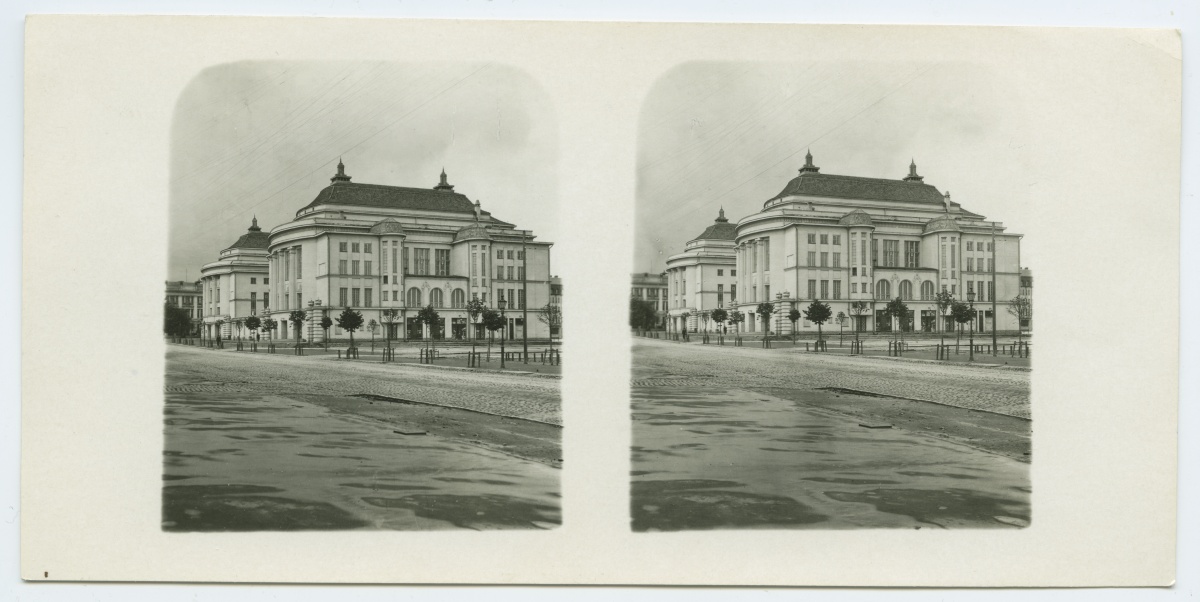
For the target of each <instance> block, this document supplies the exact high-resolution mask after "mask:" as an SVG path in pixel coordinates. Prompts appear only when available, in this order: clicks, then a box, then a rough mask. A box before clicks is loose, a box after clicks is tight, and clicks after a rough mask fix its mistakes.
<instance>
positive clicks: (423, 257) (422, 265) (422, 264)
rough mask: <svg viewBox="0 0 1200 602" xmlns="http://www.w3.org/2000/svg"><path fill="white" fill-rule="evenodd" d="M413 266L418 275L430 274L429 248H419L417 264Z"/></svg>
mask: <svg viewBox="0 0 1200 602" xmlns="http://www.w3.org/2000/svg"><path fill="white" fill-rule="evenodd" d="M413 267H414V268H415V269H414V271H415V272H416V273H417V275H418V276H428V275H429V249H417V258H416V265H415V266H413Z"/></svg>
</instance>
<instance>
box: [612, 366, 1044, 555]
mask: <svg viewBox="0 0 1200 602" xmlns="http://www.w3.org/2000/svg"><path fill="white" fill-rule="evenodd" d="M649 382H652V381H649ZM669 382H670V381H669V380H664V381H663V382H662V383H660V384H661V385H663V386H640V387H634V388H633V483H632V489H633V500H632V508H631V510H632V516H633V529H634V530H635V531H656V530H661V531H676V530H691V529H713V528H742V529H745V528H815V529H838V528H921V527H933V528H937V527H944V528H964V527H966V528H995V527H999V528H1013V527H1023V526H1027V525H1028V524H1029V520H1030V506H1029V497H1030V484H1029V465H1028V464H1026V463H1024V462H1019V461H1017V460H1014V459H1011V458H1005V457H1002V456H999V455H994V454H990V453H987V452H984V451H980V450H978V449H974V448H972V447H967V446H964V445H958V444H955V443H951V442H948V441H943V440H940V439H938V438H935V437H931V436H926V435H922V434H916V433H911V432H908V431H903V430H899V429H895V428H867V427H864V426H860V424H859V422H860V421H859V420H856V419H854V418H852V417H848V416H845V415H842V414H838V413H836V412H832V411H828V410H823V409H818V408H814V407H810V406H807V405H805V404H803V403H798V402H796V401H788V400H784V399H779V398H777V397H772V396H770V395H766V394H763V393H760V392H755V391H749V390H744V389H733V388H721V387H720V385H719V384H717V383H714V386H712V387H695V386H690V387H689V386H669ZM809 394H811V395H812V396H833V395H834V394H833V393H830V392H825V391H817V390H813V391H811V392H809V393H805V394H804V395H809ZM840 397H841V399H840V400H838V401H837V402H839V403H848V404H849V403H854V400H855V397H854V396H847V395H844V394H843V395H841V396H840ZM823 401H825V402H829V401H831V400H829V399H825V400H823ZM868 424H869V423H868ZM872 426H879V427H882V426H884V425H882V424H879V425H872Z"/></svg>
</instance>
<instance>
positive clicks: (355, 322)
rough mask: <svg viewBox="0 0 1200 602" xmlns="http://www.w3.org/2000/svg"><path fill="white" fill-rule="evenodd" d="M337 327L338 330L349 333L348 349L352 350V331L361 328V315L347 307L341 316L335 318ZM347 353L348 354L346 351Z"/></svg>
mask: <svg viewBox="0 0 1200 602" xmlns="http://www.w3.org/2000/svg"><path fill="white" fill-rule="evenodd" d="M337 325H338V328H341V329H342V330H345V331H346V332H349V333H350V348H351V349H354V331H355V330H358V329H359V328H362V325H363V317H362V314H360V313H358V312H356V311H354V310H353V309H350V308H348V307H347V308H346V309H343V310H342V315H340V316H338V317H337ZM347 353H349V352H348V351H347Z"/></svg>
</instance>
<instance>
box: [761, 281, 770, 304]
mask: <svg viewBox="0 0 1200 602" xmlns="http://www.w3.org/2000/svg"><path fill="white" fill-rule="evenodd" d="M763 300H764V301H770V300H771V285H769V284H764V285H763Z"/></svg>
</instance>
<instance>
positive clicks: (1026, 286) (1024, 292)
mask: <svg viewBox="0 0 1200 602" xmlns="http://www.w3.org/2000/svg"><path fill="white" fill-rule="evenodd" d="M1021 296H1022V297H1025V298H1026V299H1029V317H1028V318H1027V319H1025V320H1021V330H1025V331H1032V330H1033V270H1031V269H1029V268H1021Z"/></svg>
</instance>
